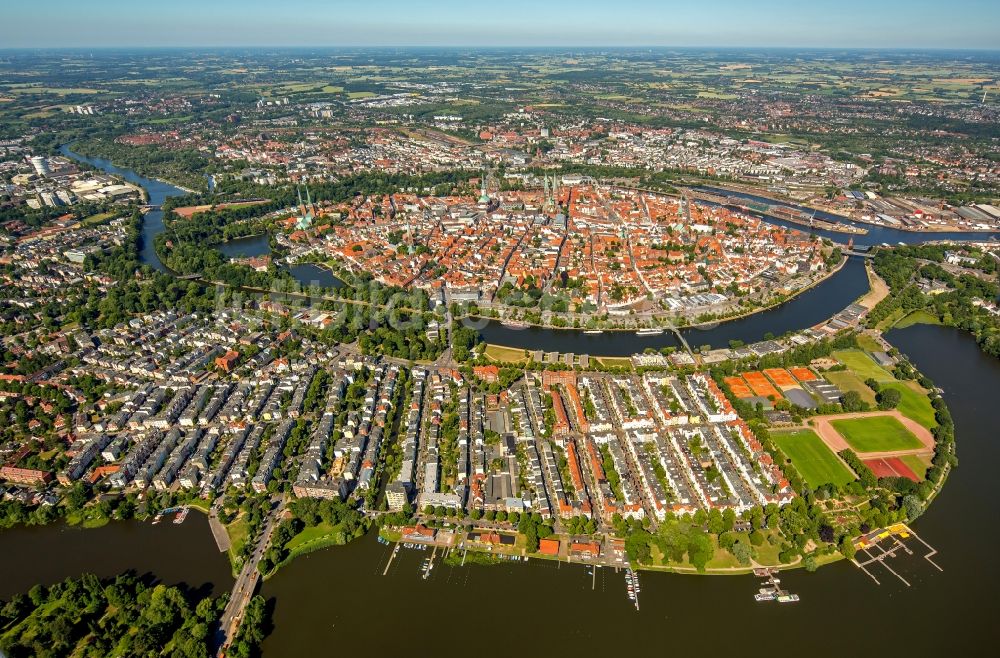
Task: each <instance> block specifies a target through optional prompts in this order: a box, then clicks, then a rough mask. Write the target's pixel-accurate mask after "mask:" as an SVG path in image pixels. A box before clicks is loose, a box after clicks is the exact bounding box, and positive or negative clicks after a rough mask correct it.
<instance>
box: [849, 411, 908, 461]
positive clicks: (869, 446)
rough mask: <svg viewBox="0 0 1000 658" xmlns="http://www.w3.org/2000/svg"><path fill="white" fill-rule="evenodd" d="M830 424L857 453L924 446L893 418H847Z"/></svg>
mask: <svg viewBox="0 0 1000 658" xmlns="http://www.w3.org/2000/svg"><path fill="white" fill-rule="evenodd" d="M830 424H831V425H833V428H834V429H835V430H837V433H838V434H840V435H841V436H842V437H844V440H845V441H847V443H848V445H850V446H851V448H853V449H854V450H855V452H889V451H892V450H912V449H915V448H922V447H923V445H924V444H922V443H921V442H920V439H918V438H917V437H915V436H913V433H912V432H910V430H908V429H906V428H905V427H903V424H902V423H900V422H899V421H898V420H896V419H895V418H893V417H892V416H870V417H868V418H845V419H842V420H834V421H831V423H830Z"/></svg>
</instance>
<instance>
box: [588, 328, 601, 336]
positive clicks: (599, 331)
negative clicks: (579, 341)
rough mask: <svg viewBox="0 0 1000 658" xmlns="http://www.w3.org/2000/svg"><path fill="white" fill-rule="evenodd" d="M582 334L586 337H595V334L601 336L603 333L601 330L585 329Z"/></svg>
mask: <svg viewBox="0 0 1000 658" xmlns="http://www.w3.org/2000/svg"><path fill="white" fill-rule="evenodd" d="M583 333H585V334H586V335H588V336H596V335H597V334H603V333H604V331H603V330H602V329H587V330H586V331H585V332H583Z"/></svg>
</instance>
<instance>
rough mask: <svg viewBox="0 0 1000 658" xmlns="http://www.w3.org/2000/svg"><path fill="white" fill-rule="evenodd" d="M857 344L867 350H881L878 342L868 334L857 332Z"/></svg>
mask: <svg viewBox="0 0 1000 658" xmlns="http://www.w3.org/2000/svg"><path fill="white" fill-rule="evenodd" d="M858 346H860V347H861V349H863V350H867V351H869V352H880V351H882V346H881V345H879V342H878V341H877V340H875V339H874V338H872V337H871V336H869V335H868V334H858Z"/></svg>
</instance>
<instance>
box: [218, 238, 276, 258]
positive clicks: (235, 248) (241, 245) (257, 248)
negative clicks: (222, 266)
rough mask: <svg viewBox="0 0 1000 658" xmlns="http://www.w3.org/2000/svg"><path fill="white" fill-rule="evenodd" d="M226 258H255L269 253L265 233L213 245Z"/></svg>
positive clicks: (268, 244) (269, 247)
mask: <svg viewBox="0 0 1000 658" xmlns="http://www.w3.org/2000/svg"><path fill="white" fill-rule="evenodd" d="M213 246H214V248H215V249H218V250H219V251H221V252H222V255H223V256H225V257H226V258H255V257H257V256H266V255H267V254H269V253H271V244H270V242H269V240H268V237H267V235H266V234H263V233H262V234H260V235H249V236H247V237H245V238H235V239H233V240H227V241H226V242H220V243H219V244H216V245H213Z"/></svg>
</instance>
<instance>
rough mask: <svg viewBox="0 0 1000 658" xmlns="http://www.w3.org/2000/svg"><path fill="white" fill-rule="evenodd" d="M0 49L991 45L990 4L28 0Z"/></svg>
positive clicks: (17, 5)
mask: <svg viewBox="0 0 1000 658" xmlns="http://www.w3.org/2000/svg"><path fill="white" fill-rule="evenodd" d="M4 4H5V5H7V6H5V7H4V8H3V10H2V11H0V16H2V20H0V48H3V47H53V46H66V47H78V46H84V47H93V46H108V47H115V46H246V45H267V46H279V45H281V46H294V45H302V46H363V45H458V46H471V45H484V46H490V45H510V46H562V45H577V46H599V45H608V46H610V45H622V46H629V45H642V46H657V45H658V46H797V47H801V46H817V47H822V46H842V47H884V48H896V47H927V48H986V49H1000V0H947V1H944V0H938V1H929V0H865V1H859V0H839V1H837V2H832V1H829V0H660V1H656V0H611V1H602V2H597V1H595V0H572V1H563V0H534V1H529V0H499V1H493V2H475V1H474V0H465V1H458V0H438V1H436V2H435V1H427V0H270V1H261V0H161V1H160V2H150V1H149V0H34V1H27V2H26V1H23V0H15V1H14V2H10V3H4Z"/></svg>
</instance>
